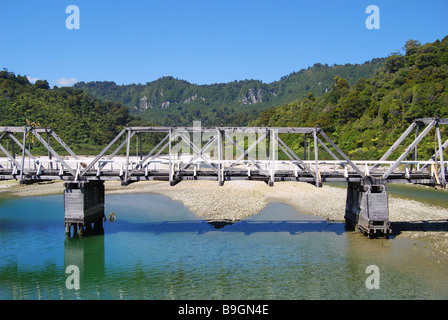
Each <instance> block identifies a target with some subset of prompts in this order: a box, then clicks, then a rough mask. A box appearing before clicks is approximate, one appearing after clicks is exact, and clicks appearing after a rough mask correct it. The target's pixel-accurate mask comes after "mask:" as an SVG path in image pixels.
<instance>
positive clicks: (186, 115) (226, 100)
mask: <svg viewBox="0 0 448 320" xmlns="http://www.w3.org/2000/svg"><path fill="white" fill-rule="evenodd" d="M384 61H385V59H373V60H372V61H367V62H365V63H363V64H345V65H334V66H328V65H322V64H319V63H317V64H315V65H314V66H312V67H310V68H308V69H302V70H300V71H299V72H294V73H291V74H290V75H288V76H285V77H283V78H281V79H280V80H279V81H275V82H272V83H269V84H265V83H263V82H261V81H257V80H244V81H233V82H229V83H217V84H210V85H196V84H191V83H189V82H187V81H184V80H178V79H175V78H173V77H163V78H160V79H158V80H156V81H153V82H147V83H146V84H130V85H117V84H116V83H115V82H108V81H96V82H88V83H85V82H79V83H77V84H75V85H74V87H75V88H78V89H82V90H84V91H87V92H89V93H90V94H91V95H92V96H94V97H96V98H99V99H101V100H104V101H114V102H119V103H121V104H123V105H125V106H127V107H129V109H130V111H131V113H132V114H135V115H139V116H141V117H142V118H143V119H148V120H151V121H152V122H155V123H158V124H160V125H164V126H171V125H192V123H193V121H194V120H201V121H202V123H203V124H204V125H206V126H213V125H218V126H219V125H229V126H246V125H247V124H248V122H249V121H252V120H255V119H256V118H257V116H258V115H259V114H260V112H261V111H262V110H265V109H267V108H271V107H276V106H279V105H282V104H285V103H287V102H291V101H294V100H297V99H302V98H304V97H305V96H306V95H307V94H308V93H313V95H315V96H322V95H323V94H324V93H325V92H326V91H328V90H330V88H331V87H332V85H333V78H334V77H335V76H336V75H338V76H341V77H344V78H345V79H347V81H348V82H349V83H350V84H354V83H355V82H356V81H357V80H358V79H360V78H367V77H370V76H372V75H373V74H374V73H375V70H377V69H379V68H380V67H381V66H383V64H384Z"/></svg>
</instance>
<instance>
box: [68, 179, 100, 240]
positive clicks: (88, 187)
mask: <svg viewBox="0 0 448 320" xmlns="http://www.w3.org/2000/svg"><path fill="white" fill-rule="evenodd" d="M64 187H65V191H64V209H65V219H64V220H65V221H64V223H65V232H66V234H68V235H70V229H71V227H73V234H76V233H78V229H79V235H82V234H83V233H84V232H87V231H90V229H91V228H89V227H88V226H91V224H92V223H94V225H95V227H94V228H95V229H96V230H98V229H99V228H102V226H103V217H104V182H103V181H79V182H71V181H70V182H65V183H64Z"/></svg>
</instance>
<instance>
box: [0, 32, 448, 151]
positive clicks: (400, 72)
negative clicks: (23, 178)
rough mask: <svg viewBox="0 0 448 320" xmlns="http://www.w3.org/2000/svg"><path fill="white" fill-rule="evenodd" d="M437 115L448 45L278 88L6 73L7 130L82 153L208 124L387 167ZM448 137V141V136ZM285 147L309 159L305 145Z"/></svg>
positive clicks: (288, 80) (3, 114)
mask: <svg viewBox="0 0 448 320" xmlns="http://www.w3.org/2000/svg"><path fill="white" fill-rule="evenodd" d="M100 98H101V99H100ZM106 100H110V101H114V102H110V101H106ZM436 115H437V116H440V117H448V37H445V38H444V39H443V40H441V41H439V40H437V41H435V42H434V43H427V44H424V45H422V44H420V43H419V42H418V41H415V40H409V41H408V42H407V43H406V44H405V46H404V53H398V52H397V53H394V54H392V55H391V56H389V57H388V58H384V59H373V60H372V61H369V62H366V63H364V64H362V65H350V64H347V65H344V66H342V65H340V66H327V65H321V64H315V65H314V66H313V67H310V68H308V69H306V70H305V69H304V70H301V71H299V72H296V73H292V74H290V75H288V76H286V77H283V78H282V79H280V80H279V81H277V82H273V83H270V84H264V83H262V82H261V81H256V80H245V81H234V82H230V83H223V84H211V85H195V84H190V83H188V82H187V81H183V80H177V79H174V78H173V77H164V78H161V79H158V80H156V81H154V82H151V83H147V84H145V85H142V84H138V85H136V84H132V85H121V86H119V85H116V84H115V83H114V82H89V83H83V82H82V83H78V84H77V85H75V87H64V88H58V87H54V88H53V89H50V87H49V85H48V82H47V81H45V80H38V81H36V82H35V83H34V84H32V83H30V82H29V81H28V79H27V78H26V77H25V76H21V75H15V74H14V72H10V71H8V70H3V71H0V125H2V126H5V125H6V126H12V125H15V126H24V125H26V124H27V120H28V121H33V122H35V123H39V124H40V126H42V127H47V126H48V127H51V128H52V129H54V130H55V132H56V133H57V134H58V135H59V136H60V137H61V138H62V139H63V140H64V141H65V142H66V143H67V144H68V145H69V146H70V147H71V148H72V149H74V151H75V152H80V153H97V152H98V151H99V150H101V149H102V148H103V147H104V146H105V145H106V144H107V143H108V142H110V141H111V140H112V139H113V138H114V137H115V136H116V134H117V133H118V132H119V131H120V130H122V128H123V126H125V125H126V124H128V125H153V124H157V125H192V123H193V120H201V121H202V123H203V125H208V126H210V125H230V126H247V125H251V126H294V127H297V126H306V127H314V126H317V125H319V126H320V127H322V128H323V130H324V131H325V132H326V133H327V134H328V135H329V136H330V137H331V138H332V139H333V141H335V142H336V144H337V145H338V146H339V147H340V148H341V149H342V150H344V151H345V152H347V154H348V155H349V157H350V158H352V159H379V158H380V157H381V155H383V154H384V152H385V151H386V150H387V149H388V148H389V147H390V146H391V145H392V144H393V142H394V141H395V140H396V139H397V138H398V137H399V136H400V135H401V133H402V132H403V131H404V130H405V129H406V128H407V127H408V126H409V124H410V123H412V121H413V120H414V119H416V118H421V117H433V116H436ZM149 119H150V120H151V121H149ZM441 131H442V135H445V139H446V135H447V134H448V130H447V128H444V127H442V128H441ZM283 138H284V139H286V140H287V141H288V144H289V145H290V146H292V148H293V149H294V150H295V151H296V152H297V154H303V149H301V148H302V142H303V138H297V137H294V136H292V135H286V136H284V137H283ZM412 138H413V137H410V138H409V139H412ZM301 139H302V140H301ZM153 143H154V141H146V144H148V145H152V144H153ZM406 143H407V142H405V143H404V146H403V149H404V148H405V147H406ZM419 147H420V151H419V157H421V158H422V159H424V160H426V159H427V158H425V157H429V156H430V155H432V154H433V153H434V136H432V137H428V139H426V140H424V141H423V142H422V143H421V144H420V145H419ZM36 148H37V147H36ZM403 149H400V148H398V149H397V150H396V152H395V153H394V154H393V155H392V157H396V156H398V155H399V154H400V153H401V152H402V151H403Z"/></svg>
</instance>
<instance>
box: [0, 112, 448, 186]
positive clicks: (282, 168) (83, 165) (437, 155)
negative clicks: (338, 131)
mask: <svg viewBox="0 0 448 320" xmlns="http://www.w3.org/2000/svg"><path fill="white" fill-rule="evenodd" d="M444 124H448V120H447V119H439V118H425V119H417V120H416V121H414V122H413V123H412V124H411V125H410V126H409V128H408V129H407V130H406V131H405V132H404V133H403V134H402V136H401V137H400V138H399V139H398V140H397V141H396V142H395V143H394V144H393V145H392V146H391V147H390V148H389V150H388V151H387V152H386V153H385V154H384V155H383V156H382V157H381V159H380V160H378V161H376V160H363V161H359V160H356V161H355V160H350V159H349V158H348V157H347V155H346V154H345V153H344V152H343V151H342V150H341V149H340V148H339V147H338V146H337V145H336V144H335V143H334V142H333V141H332V140H331V139H330V138H329V137H328V136H327V135H326V134H325V132H323V130H322V129H321V128H319V127H316V128H302V127H293V128H283V127H276V128H272V127H202V126H201V125H200V123H195V124H194V126H193V127H125V128H123V130H122V131H121V132H120V133H119V134H118V135H117V136H116V137H115V138H114V139H113V140H112V141H111V142H110V143H109V144H108V145H107V146H106V147H105V148H104V149H103V150H102V151H101V152H100V153H99V154H98V155H97V156H95V157H94V158H93V159H92V157H80V156H77V155H76V154H75V153H74V152H73V151H72V150H71V149H70V148H69V147H68V146H67V145H66V144H65V143H64V142H63V141H62V140H61V139H60V138H59V137H58V136H57V134H56V133H55V132H54V131H53V130H51V129H50V128H35V127H32V126H27V127H0V153H3V154H4V157H3V158H0V178H1V179H6V178H13V179H18V180H20V181H24V180H39V179H44V178H45V179H52V178H53V179H54V178H56V179H57V178H61V179H65V180H74V181H81V180H86V179H104V180H106V179H114V180H117V179H118V180H121V181H122V182H123V184H128V183H130V182H133V181H138V180H142V179H150V178H154V177H156V176H157V178H164V179H165V178H166V179H167V180H168V181H170V183H175V182H177V181H179V180H182V179H190V178H191V179H196V178H197V177H198V176H202V177H204V176H208V177H209V178H211V179H215V180H217V181H219V183H220V184H222V183H224V181H225V180H229V179H234V178H236V177H238V176H244V175H245V176H246V177H250V178H251V179H259V180H264V181H266V182H268V183H269V184H273V183H274V181H276V180H278V179H279V177H281V176H285V175H288V176H289V177H290V178H292V179H294V178H299V177H300V178H301V179H300V181H308V182H312V183H314V184H315V185H316V186H320V185H321V184H322V182H323V181H334V180H335V179H339V180H341V181H344V179H346V180H347V181H348V179H352V178H356V179H364V178H366V177H375V178H377V179H381V180H383V181H391V180H393V179H395V180H396V181H401V180H400V179H404V180H405V179H408V180H409V182H413V183H420V182H422V183H425V184H433V183H434V181H435V182H436V183H437V184H439V185H442V186H445V185H446V170H447V162H446V161H445V160H444V154H443V153H444V150H445V149H446V147H447V146H448V140H446V141H445V142H444V143H442V139H441V132H440V130H439V126H440V125H444ZM420 127H424V130H423V131H422V132H420V131H419V130H420ZM432 129H434V131H435V143H436V148H435V152H434V155H433V156H432V157H431V158H430V159H427V160H424V161H422V160H418V159H417V147H418V144H419V143H421V142H422V139H423V138H424V137H425V136H428V135H429V133H430V131H431V130H432ZM414 130H416V133H415V139H414V141H412V143H410V144H409V145H408V146H407V148H406V150H405V151H404V152H403V153H402V154H401V155H400V156H399V157H398V159H397V160H388V158H389V157H390V156H391V154H393V152H394V151H395V150H396V149H397V148H398V147H399V146H400V144H402V143H403V141H405V139H406V138H407V137H408V136H409V135H410V134H411V132H413V131H414ZM291 135H293V136H294V138H291V137H290V136H291ZM297 136H299V138H297ZM31 140H35V141H36V143H40V144H41V145H43V146H44V147H45V149H46V150H47V151H48V155H47V156H45V157H42V156H41V157H36V156H34V155H33V154H32V149H30V148H29V146H30V141H31ZM407 140H409V139H407ZM53 141H55V142H56V145H57V148H56V147H54V142H53ZM291 141H293V143H291ZM50 142H52V143H50ZM5 143H6V146H5ZM298 143H299V144H300V143H303V145H300V146H298V145H297V144H298ZM24 146H25V147H24ZM26 146H28V148H27V147H26ZM134 148H135V149H134ZM55 149H58V150H64V153H65V154H68V156H67V155H65V156H61V155H60V154H58V152H56V150H55ZM133 150H135V153H134V152H133ZM300 152H303V156H299V155H298V154H300ZM2 170H3V171H2ZM423 173H425V175H422V174H423ZM428 173H430V174H428ZM331 174H332V175H333V176H331ZM330 178H331V179H333V180H331V179H330ZM428 179H430V180H431V181H429V182H428ZM411 180H412V181H411ZM297 181H299V180H297Z"/></svg>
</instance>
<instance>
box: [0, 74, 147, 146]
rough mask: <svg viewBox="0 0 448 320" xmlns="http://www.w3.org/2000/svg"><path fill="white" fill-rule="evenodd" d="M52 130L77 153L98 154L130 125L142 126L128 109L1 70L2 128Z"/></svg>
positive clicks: (79, 92)
mask: <svg viewBox="0 0 448 320" xmlns="http://www.w3.org/2000/svg"><path fill="white" fill-rule="evenodd" d="M27 120H28V121H29V122H34V123H36V124H39V125H40V126H41V127H51V128H52V129H53V130H54V131H55V132H56V133H57V134H58V135H59V136H60V137H61V138H62V139H63V140H64V141H65V142H66V143H67V145H69V146H70V148H72V149H73V150H74V151H75V152H83V153H88V152H97V151H98V150H99V149H101V148H102V147H104V146H105V145H107V143H109V142H110V140H112V139H113V138H114V137H115V136H116V135H117V133H118V132H119V131H121V130H122V129H123V126H124V125H126V124H128V123H129V124H133V123H135V124H142V123H146V124H148V122H142V121H141V120H139V119H138V118H136V117H134V116H131V115H130V114H129V110H128V108H126V107H124V106H122V105H120V104H118V103H113V102H104V101H101V100H98V99H96V98H92V97H91V96H90V95H89V94H88V93H86V92H83V91H82V90H80V89H75V88H71V87H64V88H57V87H55V88H53V89H50V87H49V85H48V82H47V81H46V80H37V81H36V82H35V83H34V84H31V83H30V82H29V81H28V79H27V78H26V77H25V76H21V75H15V74H14V73H13V72H9V71H7V70H3V71H0V125H2V126H26V125H27Z"/></svg>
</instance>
